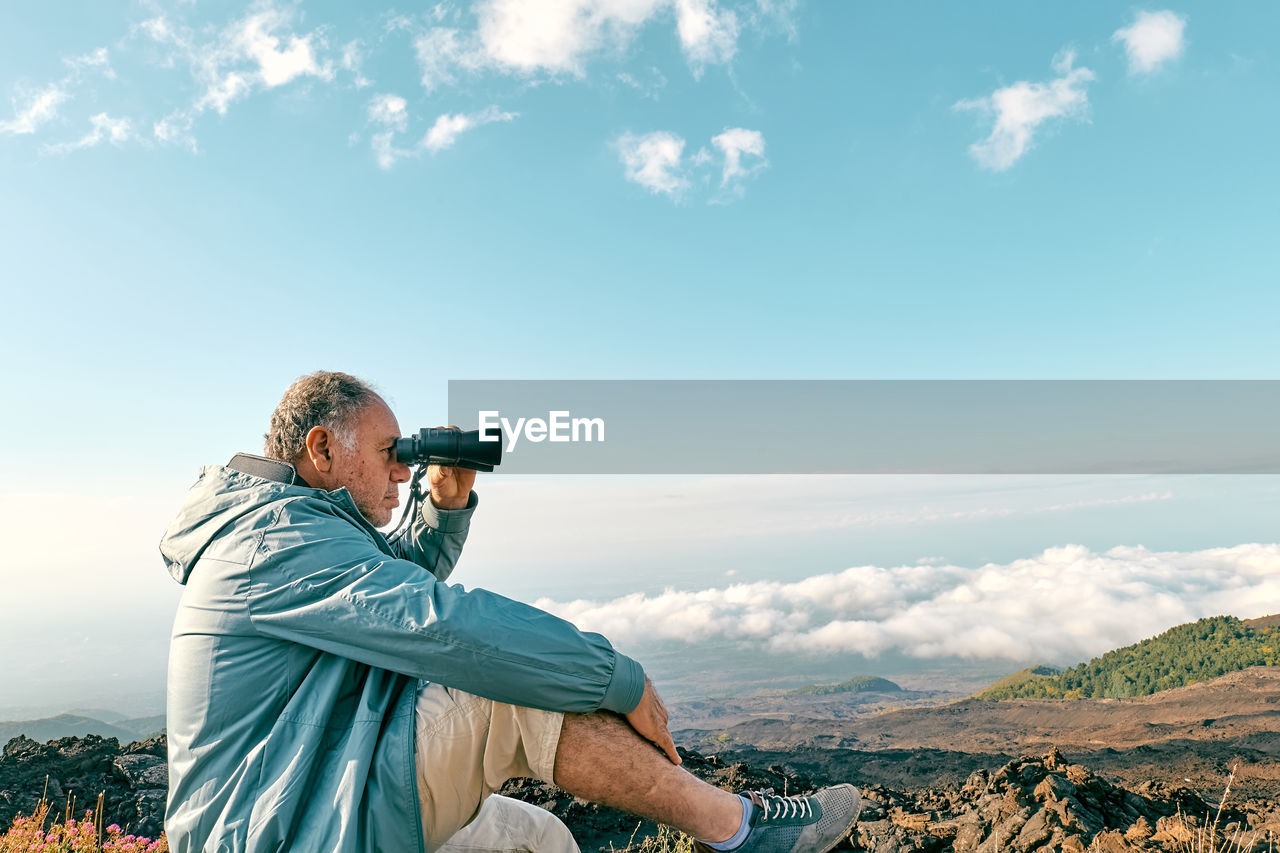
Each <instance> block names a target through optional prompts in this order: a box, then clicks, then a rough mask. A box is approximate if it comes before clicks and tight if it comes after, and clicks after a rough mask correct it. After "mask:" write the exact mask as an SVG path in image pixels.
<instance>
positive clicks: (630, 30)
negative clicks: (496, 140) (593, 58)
mask: <svg viewBox="0 0 1280 853" xmlns="http://www.w3.org/2000/svg"><path fill="white" fill-rule="evenodd" d="M665 4H666V2H665V0H542V1H541V2H529V0H481V2H480V3H478V4H477V9H476V15H477V18H478V19H479V27H478V33H479V37H480V44H481V46H482V49H483V51H484V53H485V55H486V57H487V58H488V59H489V60H490V61H491V62H492V63H493V64H495V65H497V66H498V67H500V68H503V69H507V70H512V71H519V72H526V73H527V72H532V71H538V70H543V71H550V72H552V73H570V74H574V75H578V76H581V75H582V74H583V73H584V70H585V69H584V61H585V58H586V56H587V55H589V54H592V53H595V52H597V51H601V50H606V49H613V50H621V49H622V48H624V47H625V46H626V45H627V44H628V43H629V42H630V41H631V39H632V38H633V37H634V35H635V33H636V32H637V31H638V30H639V28H640V26H641V25H642V24H644V23H645V22H646V21H647V20H648V19H650V18H651V17H653V16H654V15H655V14H656V13H657V12H658V11H659V10H660V9H662V8H663V6H664V5H665Z"/></svg>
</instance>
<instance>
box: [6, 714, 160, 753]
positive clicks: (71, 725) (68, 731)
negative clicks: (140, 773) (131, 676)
mask: <svg viewBox="0 0 1280 853" xmlns="http://www.w3.org/2000/svg"><path fill="white" fill-rule="evenodd" d="M163 729H164V716H163V715H161V716H156V717H138V718H136V719H132V720H123V719H122V720H117V721H116V722H114V723H106V722H103V721H102V720H98V719H95V718H93V717H82V716H80V715H78V714H59V715H58V716H56V717H46V718H44V719H41V720H8V721H3V722H0V747H2V746H3V745H4V744H6V743H8V742H9V741H10V740H11V739H13V738H15V737H17V736H18V735H26V736H27V737H29V738H31V739H32V740H34V741H37V742H39V743H46V742H47V741H51V740H53V739H55V738H61V737H84V736H85V735H100V736H102V737H113V738H116V739H117V740H119V741H120V743H122V744H125V743H132V742H133V741H136V740H143V739H144V738H147V737H149V736H151V735H153V734H157V733H159V732H161V731H162V730H163Z"/></svg>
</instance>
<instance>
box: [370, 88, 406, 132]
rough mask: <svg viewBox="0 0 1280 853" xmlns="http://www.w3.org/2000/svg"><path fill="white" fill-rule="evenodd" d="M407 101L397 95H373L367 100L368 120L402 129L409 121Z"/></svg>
mask: <svg viewBox="0 0 1280 853" xmlns="http://www.w3.org/2000/svg"><path fill="white" fill-rule="evenodd" d="M406 107H407V102H406V101H405V99H404V98H402V97H400V96H399V95H375V96H374V97H373V100H371V101H369V121H372V122H376V123H378V124H385V125H387V126H389V127H393V128H395V129H396V130H404V129H405V127H406V126H407V125H408V122H409V111H408V110H407V109H406Z"/></svg>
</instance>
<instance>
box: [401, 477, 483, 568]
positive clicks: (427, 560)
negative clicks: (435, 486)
mask: <svg viewBox="0 0 1280 853" xmlns="http://www.w3.org/2000/svg"><path fill="white" fill-rule="evenodd" d="M478 502H479V498H477V497H476V493H475V492H474V491H472V492H471V494H470V495H469V496H468V497H467V505H466V506H464V507H462V508H461V509H437V508H436V506H435V505H434V504H432V503H431V498H430V497H428V498H427V499H426V500H424V501H423V502H422V506H421V507H419V509H418V512H416V513H415V514H414V517H413V521H412V522H411V523H410V525H409V530H408V532H407V533H406V534H405V535H404V536H402V537H401V538H399V539H397V540H396V541H395V542H393V543H391V550H393V551H395V552H396V556H397V557H400V558H402V559H405V560H409V561H411V562H414V563H417V564H418V565H419V566H422V567H423V568H424V569H426V570H427V571H429V572H431V573H432V574H433V575H435V576H436V579H437V580H442V581H447V580H448V579H449V575H451V574H453V569H454V567H455V566H457V565H458V557H459V556H460V555H461V554H462V546H463V544H465V543H466V541H467V531H468V530H470V528H471V515H472V513H474V512H475V510H476V504H477V503H478Z"/></svg>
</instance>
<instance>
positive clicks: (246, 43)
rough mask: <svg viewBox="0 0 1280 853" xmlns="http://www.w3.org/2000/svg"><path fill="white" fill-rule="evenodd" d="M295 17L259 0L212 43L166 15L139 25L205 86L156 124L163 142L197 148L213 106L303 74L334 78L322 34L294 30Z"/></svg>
mask: <svg viewBox="0 0 1280 853" xmlns="http://www.w3.org/2000/svg"><path fill="white" fill-rule="evenodd" d="M293 19H294V12H293V10H292V8H279V7H276V6H275V5H274V4H272V3H269V2H268V3H263V4H259V5H257V6H256V7H255V11H253V12H252V13H250V14H248V15H246V16H244V17H243V18H239V19H237V20H234V21H232V22H231V23H229V24H228V25H226V26H225V27H223V28H222V29H221V30H219V31H218V32H217V34H216V35H215V36H214V37H213V38H212V39H211V40H207V41H202V40H200V39H199V38H198V36H197V34H196V33H195V32H194V31H193V30H192V29H191V28H190V27H187V26H185V25H181V24H176V23H174V22H172V21H170V20H169V19H168V18H166V17H165V16H163V15H160V16H157V17H155V18H151V19H149V20H147V21H144V22H143V23H142V24H141V25H139V27H138V29H139V31H140V32H142V33H143V34H145V35H146V36H147V37H148V38H150V39H151V40H152V41H154V42H156V43H157V44H159V45H162V46H165V47H167V48H169V50H170V54H169V56H168V57H166V61H167V62H169V63H173V62H174V61H175V60H176V59H182V60H184V61H185V62H186V63H187V65H188V66H189V67H190V69H191V74H192V77H193V78H194V79H195V81H196V83H197V85H198V86H199V87H200V89H201V92H200V94H199V95H198V96H197V97H196V98H195V99H194V101H193V102H192V104H191V106H190V108H188V109H185V110H178V111H175V112H174V113H172V114H170V115H169V116H168V117H166V118H165V119H162V120H161V121H159V122H157V123H156V124H155V127H154V132H155V136H156V138H157V139H158V140H160V141H161V142H182V143H185V144H187V145H189V146H191V147H192V148H193V149H194V147H195V140H194V138H193V137H192V136H191V132H190V131H191V127H192V126H193V125H194V123H195V119H196V118H198V117H199V116H200V115H201V114H202V113H204V112H207V111H208V110H214V111H216V112H217V113H219V114H223V115H225V114H226V112H227V110H228V108H229V107H230V105H231V104H233V103H235V102H236V101H239V100H242V99H243V98H246V97H248V96H249V95H251V94H252V93H253V92H254V91H263V90H268V89H274V88H276V87H279V86H283V85H285V84H287V83H291V82H293V81H295V80H298V79H301V78H304V77H314V78H316V79H319V80H325V81H329V80H332V79H333V78H334V66H333V63H332V62H331V61H329V60H324V61H321V59H320V53H321V51H322V50H324V49H325V48H326V47H327V45H326V42H325V39H324V36H323V34H322V32H321V31H320V30H313V31H311V32H309V33H306V34H302V35H299V34H297V33H295V32H294V31H293ZM351 47H352V45H350V44H349V45H348V48H351ZM356 59H357V57H356V56H355V54H352V53H351V52H350V51H346V52H344V57H343V62H345V63H348V64H349V63H352V62H355V61H356ZM357 85H359V81H357Z"/></svg>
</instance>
